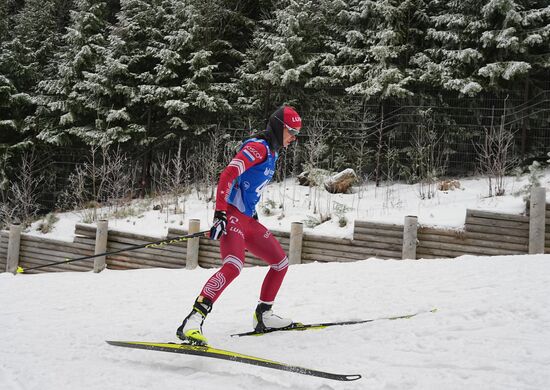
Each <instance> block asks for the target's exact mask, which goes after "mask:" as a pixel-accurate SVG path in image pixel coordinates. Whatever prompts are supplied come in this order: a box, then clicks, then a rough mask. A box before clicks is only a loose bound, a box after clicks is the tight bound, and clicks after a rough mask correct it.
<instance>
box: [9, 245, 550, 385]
mask: <svg viewBox="0 0 550 390" xmlns="http://www.w3.org/2000/svg"><path fill="white" fill-rule="evenodd" d="M265 272H266V268H263V267H262V268H260V267H255V268H247V269H245V270H244V271H243V273H242V274H241V275H240V276H239V278H238V279H237V280H235V282H234V283H233V284H232V285H231V286H230V287H229V288H228V289H227V291H226V292H225V293H224V295H223V296H222V297H221V298H220V300H219V301H218V302H216V305H215V306H214V310H213V311H212V313H211V314H210V315H209V317H208V319H207V321H206V323H205V327H204V330H205V332H206V334H207V336H208V338H209V341H210V343H211V344H213V345H215V346H216V347H218V348H223V349H227V350H234V351H238V352H240V353H243V354H249V355H253V356H261V357H264V358H267V359H272V360H275V361H283V362H286V363H289V364H293V365H299V366H304V367H310V368H314V369H318V370H325V371H330V372H343V373H357V374H361V375H362V376H363V378H362V379H360V380H359V381H355V382H342V383H340V382H334V381H329V380H325V379H322V378H314V377H304V376H302V375H297V374H294V373H287V372H281V371H275V370H270V369H267V368H262V367H255V366H248V365H242V364H241V365H239V364H235V363H233V362H230V361H227V362H226V361H221V360H212V359H210V360H209V359H201V358H198V357H193V356H185V355H176V354H163V353H153V352H151V351H142V350H126V349H122V348H113V347H111V346H109V345H107V344H106V343H105V340H124V339H126V340H128V339H136V340H137V339H143V340H159V341H166V342H170V341H173V342H176V341H177V340H176V338H175V335H174V332H175V329H176V327H177V326H178V325H179V323H180V322H181V320H182V318H183V317H184V316H185V315H186V314H187V311H188V309H189V306H190V304H191V303H192V302H193V300H194V298H195V295H196V294H197V292H198V291H199V290H200V288H201V287H202V284H203V283H204V281H205V280H206V278H208V277H209V276H210V275H211V273H212V270H205V269H197V270H193V271H189V270H185V269H179V270H164V269H149V270H136V271H110V270H107V271H104V272H102V273H100V274H94V273H91V272H90V273H56V274H54V273H49V274H39V275H25V274H23V275H16V276H14V275H11V274H7V273H2V274H0V388H2V389H3V390H19V389H25V390H60V389H67V390H69V389H80V390H92V389H94V390H95V389H97V390H105V389H113V390H114V389H117V390H124V389H131V390H135V389H163V390H164V389H166V390H170V389H178V390H180V389H182V388H193V389H195V388H196V389H216V390H217V389H224V390H226V389H254V390H256V389H258V388H261V389H262V390H270V389H273V390H274V389H352V390H353V389H403V388H407V389H422V390H424V389H461V390H462V389H483V390H486V389H529V390H531V389H541V390H542V389H546V388H548V384H549V383H550V371H549V370H548V364H549V362H550V348H548V346H549V342H550V327H548V324H549V323H550V300H549V299H548V297H549V296H550V255H535V256H499V257H492V258H490V257H473V256H464V257H461V258H458V259H454V260H416V261H388V260H386V261H383V260H375V259H371V260H368V261H360V262H355V263H331V264H307V265H297V266H291V268H290V270H289V273H288V275H287V278H286V280H285V282H284V284H283V287H282V289H281V292H280V295H279V297H278V300H277V303H276V309H277V311H278V312H280V313H281V314H284V315H288V316H289V317H291V318H293V319H294V320H296V321H300V322H307V323H316V322H327V321H343V320H354V319H355V320H358V319H363V318H375V317H384V316H392V315H398V314H401V313H410V312H416V311H419V310H430V309H431V308H433V307H437V308H438V312H437V313H436V314H426V315H421V316H416V317H414V318H411V319H409V320H399V321H375V322H372V323H367V324H359V325H350V326H346V327H331V328H326V329H323V330H318V331H308V332H281V333H273V334H267V335H264V336H262V337H244V338H234V337H233V338H232V337H230V334H232V333H235V332H238V331H240V330H243V329H249V328H250V327H251V323H252V312H253V310H254V308H255V306H256V300H257V294H258V291H259V289H260V285H261V281H262V279H263V276H264V274H265Z"/></svg>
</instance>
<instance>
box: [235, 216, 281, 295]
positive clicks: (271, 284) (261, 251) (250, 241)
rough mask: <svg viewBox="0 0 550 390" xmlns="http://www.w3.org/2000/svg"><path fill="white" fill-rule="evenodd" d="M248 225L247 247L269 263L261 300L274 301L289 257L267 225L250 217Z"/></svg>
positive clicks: (246, 234)
mask: <svg viewBox="0 0 550 390" xmlns="http://www.w3.org/2000/svg"><path fill="white" fill-rule="evenodd" d="M248 222H249V223H248V224H247V225H246V232H245V246H246V248H247V249H248V250H249V251H250V252H251V253H252V254H254V255H255V256H256V257H259V258H260V259H262V260H263V261H265V262H266V263H268V264H269V266H270V267H269V271H268V272H267V275H266V276H265V278H264V282H263V284H262V289H261V292H260V301H262V302H265V303H273V301H275V297H276V296H277V293H278V291H279V288H280V287H281V284H282V283H283V279H284V277H285V275H286V271H287V269H288V257H287V256H286V254H285V251H284V250H283V248H282V247H281V244H279V241H277V239H276V238H275V237H274V236H273V234H272V233H271V232H270V231H269V230H267V228H266V227H265V226H263V225H262V224H261V223H259V222H258V221H256V220H253V219H250V221H248Z"/></svg>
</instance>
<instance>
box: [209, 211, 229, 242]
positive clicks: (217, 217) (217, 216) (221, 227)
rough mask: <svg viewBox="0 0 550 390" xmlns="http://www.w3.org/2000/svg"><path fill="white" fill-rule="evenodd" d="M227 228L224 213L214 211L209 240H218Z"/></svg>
mask: <svg viewBox="0 0 550 390" xmlns="http://www.w3.org/2000/svg"><path fill="white" fill-rule="evenodd" d="M226 227H227V215H226V214H225V211H221V210H216V211H215V212H214V221H213V225H212V227H211V228H210V239H211V240H219V239H220V237H221V236H222V234H225V228H226Z"/></svg>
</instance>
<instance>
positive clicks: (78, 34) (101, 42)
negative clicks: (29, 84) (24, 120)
mask: <svg viewBox="0 0 550 390" xmlns="http://www.w3.org/2000/svg"><path fill="white" fill-rule="evenodd" d="M75 6H76V9H75V10H73V11H71V23H70V26H69V27H68V28H67V32H66V33H65V34H64V36H63V42H64V46H63V50H61V51H60V54H59V56H58V57H59V58H56V64H57V72H56V74H55V75H54V77H53V78H52V79H49V80H44V81H42V82H40V84H39V90H40V92H41V99H42V104H43V105H44V106H45V109H44V110H43V111H42V112H41V114H40V116H41V125H42V126H41V129H40V134H39V138H40V139H42V140H45V141H46V142H49V143H54V144H64V143H67V142H69V137H68V136H70V135H72V136H76V137H77V138H79V139H86V138H87V137H88V135H87V133H88V132H93V131H94V127H95V119H96V112H95V105H94V103H95V102H94V101H93V100H92V101H90V99H89V97H90V94H91V91H90V88H91V86H90V85H89V83H88V82H87V80H86V74H87V73H89V72H94V71H95V67H96V65H98V64H100V63H101V61H102V60H103V56H104V52H105V47H106V45H107V40H106V31H107V27H108V25H107V21H106V17H107V11H108V8H107V3H106V1H105V0H77V1H76V3H75Z"/></svg>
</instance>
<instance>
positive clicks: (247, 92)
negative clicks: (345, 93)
mask: <svg viewBox="0 0 550 390" xmlns="http://www.w3.org/2000/svg"><path fill="white" fill-rule="evenodd" d="M332 3H333V2H332V1H310V0H290V1H285V0H283V1H277V2H274V10H273V11H272V13H269V14H267V15H266V17H265V18H264V19H263V20H261V21H260V23H259V24H260V27H259V29H258V30H257V31H256V32H255V33H254V38H253V41H252V44H251V48H250V49H249V50H248V51H247V54H246V60H245V61H244V63H243V65H242V66H241V68H240V69H239V77H240V79H241V81H242V90H243V97H242V98H241V99H240V101H239V103H240V106H241V107H242V108H244V109H246V110H250V111H259V110H261V109H262V108H264V106H265V105H266V104H267V105H268V106H271V105H273V103H275V104H280V103H282V102H287V103H290V104H294V105H296V106H299V107H308V106H312V105H315V102H316V101H317V99H318V98H319V97H318V96H313V95H315V94H314V93H312V91H313V90H316V89H317V90H319V89H322V88H327V87H331V86H334V84H335V83H336V82H337V80H335V79H334V78H333V77H331V76H330V74H329V73H328V70H327V66H328V65H331V64H332V61H333V58H334V56H333V55H332V54H331V53H330V52H327V44H326V42H327V40H328V39H329V35H330V34H329V33H330V31H329V29H328V20H329V18H330V16H334V12H335V10H334V9H333V8H332V7H331V5H332ZM266 95H267V101H266V102H264V97H265V96H266ZM271 108H272V107H269V109H271Z"/></svg>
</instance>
